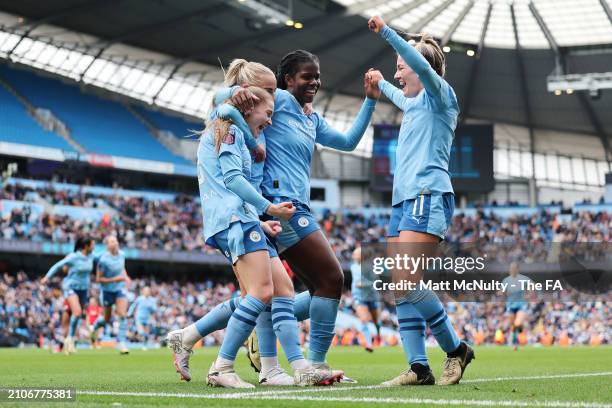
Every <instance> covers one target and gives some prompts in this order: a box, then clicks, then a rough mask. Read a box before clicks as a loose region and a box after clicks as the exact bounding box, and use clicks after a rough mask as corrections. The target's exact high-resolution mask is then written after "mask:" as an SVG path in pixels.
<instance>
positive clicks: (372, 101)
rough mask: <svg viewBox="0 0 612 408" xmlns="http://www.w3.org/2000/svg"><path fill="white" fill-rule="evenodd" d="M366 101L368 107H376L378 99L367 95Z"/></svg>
mask: <svg viewBox="0 0 612 408" xmlns="http://www.w3.org/2000/svg"><path fill="white" fill-rule="evenodd" d="M379 83H380V81H379ZM364 103H365V105H366V106H368V107H374V106H376V99H372V98H368V97H367V96H366V98H365V101H364Z"/></svg>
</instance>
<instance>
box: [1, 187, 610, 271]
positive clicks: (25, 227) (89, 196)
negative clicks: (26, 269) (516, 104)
mask: <svg viewBox="0 0 612 408" xmlns="http://www.w3.org/2000/svg"><path fill="white" fill-rule="evenodd" d="M43 207H44V208H45V211H42V208H43ZM0 210H1V214H2V219H1V220H0V233H1V235H0V237H2V238H4V239H28V240H35V241H53V242H62V243H65V242H71V241H73V240H74V237H75V236H76V234H77V232H78V231H79V230H80V229H85V230H87V231H90V234H91V236H92V238H94V239H96V240H98V241H101V240H102V239H103V238H104V236H105V235H106V234H108V232H109V231H115V232H116V234H117V235H118V238H119V240H120V241H121V242H122V244H123V245H125V246H126V247H130V248H139V249H163V250H167V251H193V250H202V249H203V250H205V251H207V252H214V251H213V250H212V249H211V248H208V247H207V246H206V245H205V244H204V240H203V237H202V233H201V227H202V215H201V209H200V203H199V199H198V198H197V197H196V196H189V195H172V194H161V193H144V192H141V191H131V190H114V191H113V190H112V189H108V188H106V189H105V188H100V187H98V188H96V187H80V188H79V187H78V186H76V185H71V184H62V183H57V184H45V183H44V182H34V181H21V182H19V180H15V179H9V180H7V182H6V183H5V184H4V186H3V187H2V189H1V190H0ZM85 210H87V211H85ZM366 210H367V211H366ZM473 210H474V211H473V212H472V213H467V214H461V213H460V212H458V213H457V214H456V215H455V216H454V217H453V223H452V225H451V227H450V228H449V230H448V232H447V237H446V239H447V241H448V242H450V243H470V242H475V241H476V240H480V242H487V243H491V244H502V245H506V246H508V247H509V248H514V249H515V250H517V251H521V250H525V249H526V248H527V247H529V246H530V245H533V244H540V243H543V242H609V241H610V240H612V227H611V223H612V212H611V211H610V209H609V206H607V205H601V206H594V205H592V206H589V207H588V209H585V208H584V207H583V206H576V207H575V208H573V212H572V213H571V214H559V213H555V212H551V211H546V210H538V209H531V211H530V212H529V213H527V214H523V213H522V212H523V211H524V210H525V209H524V208H517V209H516V211H517V213H515V214H510V213H508V212H509V211H511V208H504V209H503V210H504V212H503V214H504V216H503V217H502V216H498V215H497V214H496V213H495V210H494V209H490V208H489V209H487V210H484V209H473ZM24 212H26V213H27V216H24ZM318 216H319V221H320V224H321V229H322V230H323V231H324V233H325V235H326V236H327V238H328V240H329V241H330V243H331V245H332V249H333V250H334V252H335V253H336V256H337V257H338V258H339V259H341V260H343V261H349V260H350V257H351V253H352V251H353V250H354V249H355V246H356V245H358V244H359V243H360V242H378V241H381V240H383V239H384V237H385V235H386V227H387V225H388V220H389V214H388V212H382V211H381V212H377V211H375V210H374V209H354V210H349V209H344V210H333V211H332V210H329V209H321V210H319V211H318ZM504 261H505V260H504Z"/></svg>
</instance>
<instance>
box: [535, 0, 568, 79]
mask: <svg viewBox="0 0 612 408" xmlns="http://www.w3.org/2000/svg"><path fill="white" fill-rule="evenodd" d="M529 11H531V15H532V16H533V18H535V20H536V23H538V26H539V27H540V30H542V33H543V34H544V37H546V41H548V45H550V48H551V49H552V50H553V52H554V53H555V65H556V66H555V69H556V71H557V74H563V73H564V72H565V64H564V59H563V54H562V53H561V50H560V48H559V44H557V40H555V37H554V36H553V35H552V32H551V31H550V29H549V28H548V26H547V25H546V22H545V21H544V19H543V18H542V15H541V14H540V12H539V11H538V9H537V8H536V6H535V5H534V4H533V2H529Z"/></svg>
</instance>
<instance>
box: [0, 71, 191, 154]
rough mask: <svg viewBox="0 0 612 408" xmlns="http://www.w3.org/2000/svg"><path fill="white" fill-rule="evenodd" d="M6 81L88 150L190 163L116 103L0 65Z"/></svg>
mask: <svg viewBox="0 0 612 408" xmlns="http://www.w3.org/2000/svg"><path fill="white" fill-rule="evenodd" d="M0 76H1V77H3V78H5V79H6V80H7V81H8V82H9V83H10V84H11V85H12V86H14V87H15V88H16V89H17V90H18V91H19V92H20V93H21V94H23V95H24V96H25V97H26V98H27V99H28V100H29V101H30V102H31V103H32V104H34V105H35V106H37V107H43V108H47V109H49V110H51V111H52V112H53V113H54V114H55V115H56V116H57V117H58V118H59V119H60V120H62V121H63V122H64V123H65V124H66V126H68V128H69V129H70V132H71V135H72V137H73V138H74V139H75V140H76V141H77V142H78V143H79V144H80V145H81V146H83V147H84V148H85V149H86V150H87V151H89V152H93V153H101V154H108V155H113V156H123V157H134V158H139V159H148V160H157V161H164V162H171V163H177V164H189V163H190V162H189V161H188V160H186V159H185V158H183V157H180V156H177V155H174V154H173V153H172V152H170V151H169V150H168V149H167V148H166V147H165V146H164V145H162V144H161V143H160V142H159V141H158V140H157V139H155V137H154V136H153V135H152V134H151V133H150V132H149V130H148V129H147V128H146V127H145V125H144V124H143V123H141V122H140V121H139V120H138V119H137V118H136V117H135V116H134V115H133V114H132V113H131V112H129V111H128V110H127V109H126V108H125V107H124V106H123V105H121V104H120V103H118V102H115V101H111V100H108V99H103V98H101V97H98V96H96V95H92V94H87V93H84V92H82V91H81V90H80V89H79V87H78V86H76V85H72V84H66V83H63V82H62V81H60V80H57V79H51V78H46V77H43V76H40V75H37V74H34V73H31V72H28V71H23V70H18V69H12V68H9V67H7V66H6V65H0Z"/></svg>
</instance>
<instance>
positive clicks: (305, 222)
mask: <svg viewBox="0 0 612 408" xmlns="http://www.w3.org/2000/svg"><path fill="white" fill-rule="evenodd" d="M309 223H310V222H309V221H308V218H306V217H300V219H299V220H298V225H299V226H300V227H302V228H304V227H307V226H308V224H309Z"/></svg>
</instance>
